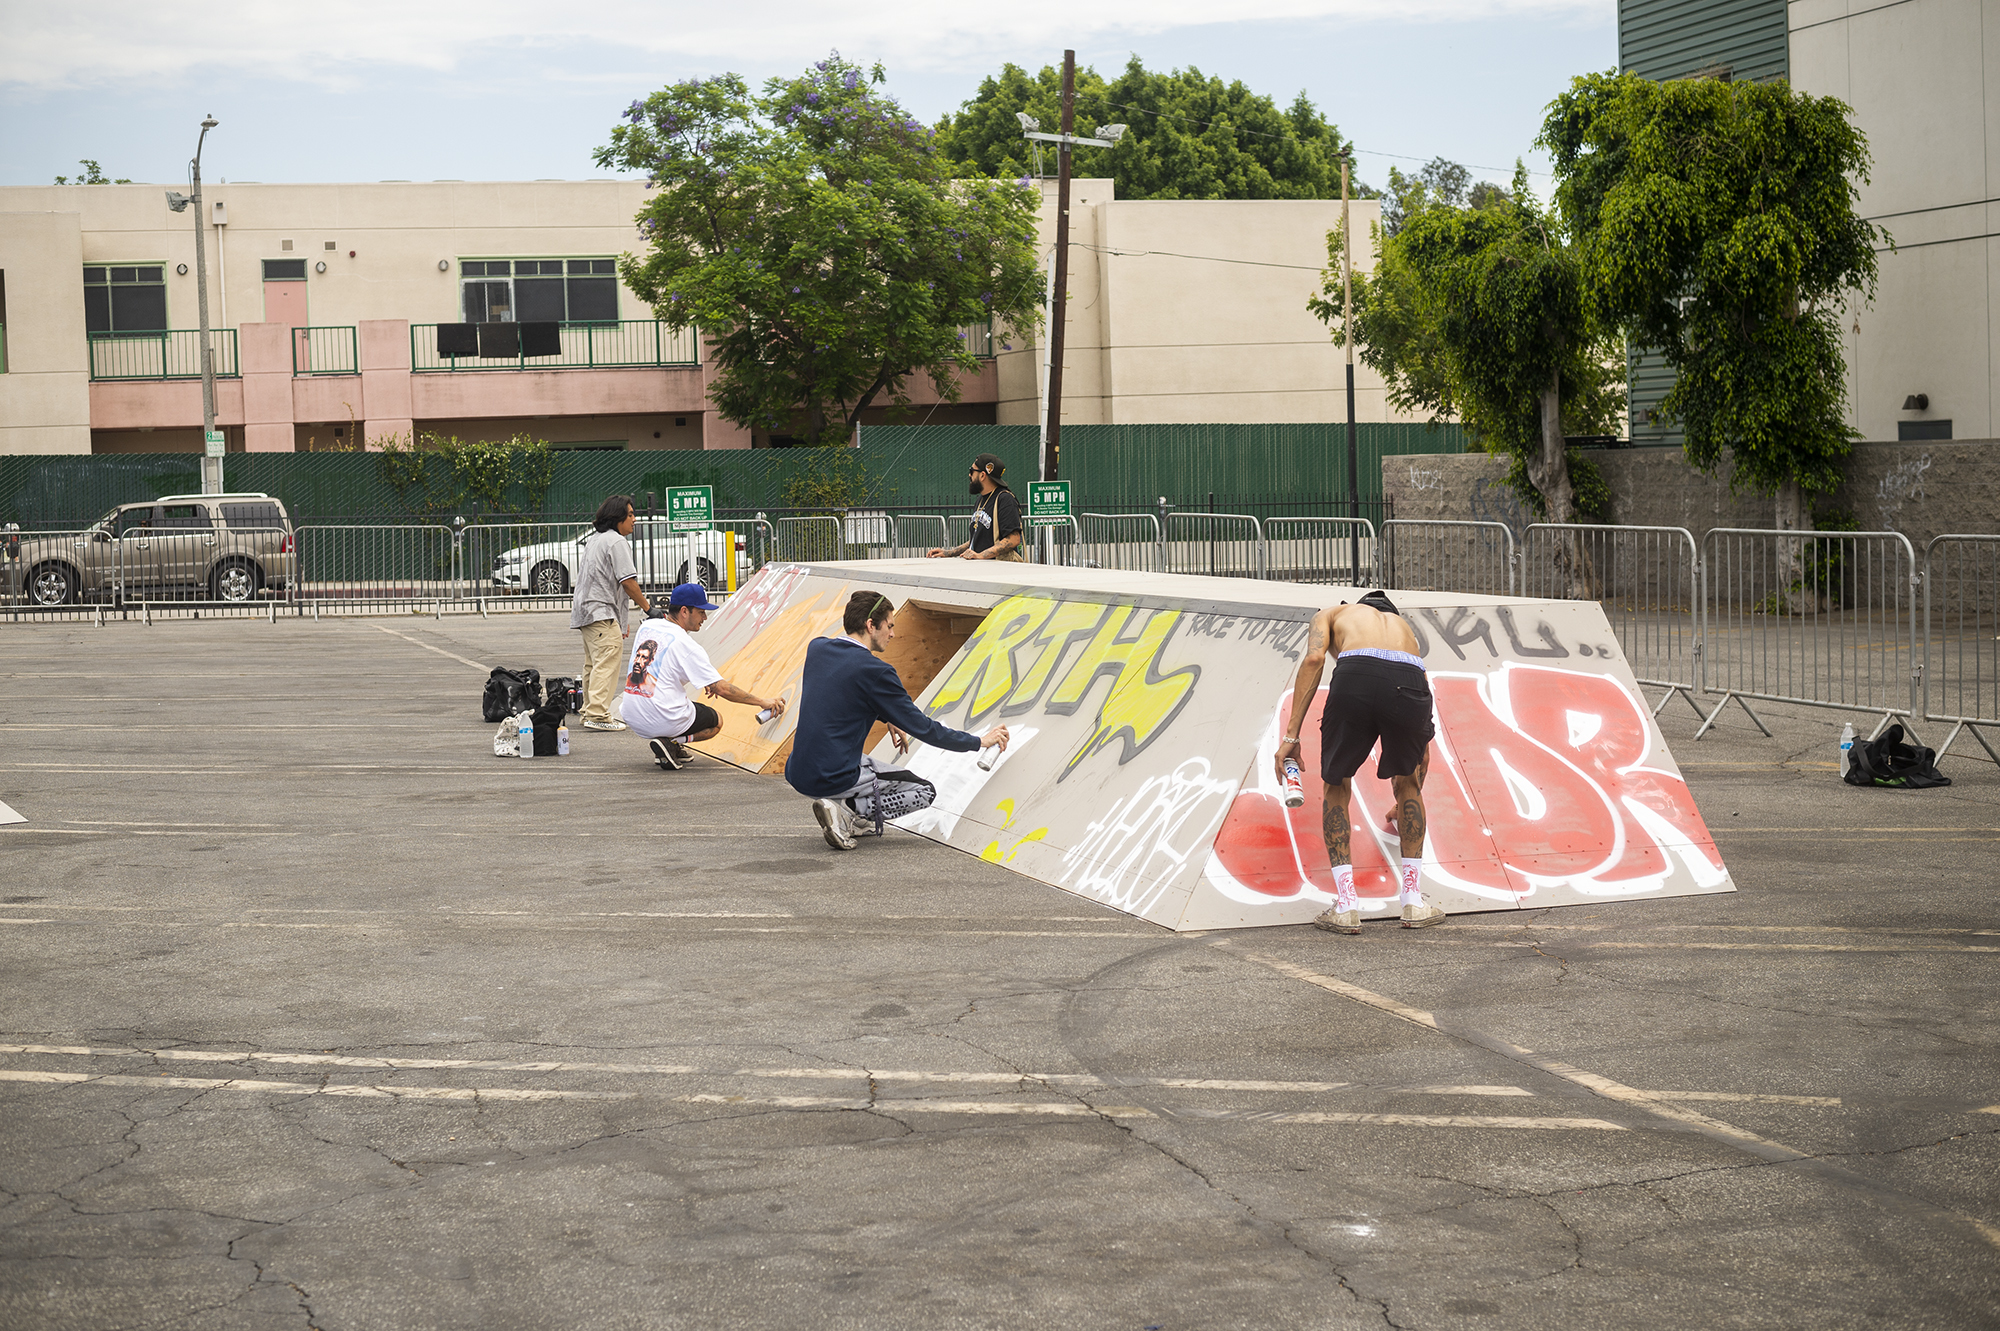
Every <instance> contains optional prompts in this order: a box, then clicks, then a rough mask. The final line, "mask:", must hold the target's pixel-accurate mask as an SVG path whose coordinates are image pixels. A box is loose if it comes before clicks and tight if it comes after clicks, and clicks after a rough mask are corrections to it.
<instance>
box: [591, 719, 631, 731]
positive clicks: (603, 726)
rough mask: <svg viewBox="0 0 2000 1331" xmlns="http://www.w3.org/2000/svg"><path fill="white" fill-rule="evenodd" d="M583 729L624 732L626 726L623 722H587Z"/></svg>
mask: <svg viewBox="0 0 2000 1331" xmlns="http://www.w3.org/2000/svg"><path fill="white" fill-rule="evenodd" d="M583 728H584V729H585V730H624V729H625V728H626V726H625V723H624V722H623V721H585V722H584V723H583Z"/></svg>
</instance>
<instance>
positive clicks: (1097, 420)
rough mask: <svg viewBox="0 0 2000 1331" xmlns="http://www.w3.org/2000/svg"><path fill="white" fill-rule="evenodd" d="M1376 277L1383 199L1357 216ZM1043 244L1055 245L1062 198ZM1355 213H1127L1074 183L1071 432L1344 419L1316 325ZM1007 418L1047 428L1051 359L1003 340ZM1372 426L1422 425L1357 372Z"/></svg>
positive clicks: (1336, 369)
mask: <svg viewBox="0 0 2000 1331" xmlns="http://www.w3.org/2000/svg"><path fill="white" fill-rule="evenodd" d="M1352 209H1353V227H1354V234H1355V235H1356V236H1357V237H1359V238H1360V241H1359V244H1358V246H1357V252H1356V258H1357V260H1358V267H1359V269H1360V271H1363V272H1365V271H1367V269H1368V264H1369V262H1370V261H1372V250H1371V249H1370V248H1369V246H1368V241H1367V237H1368V229H1369V227H1370V225H1371V224H1373V223H1374V222H1375V221H1376V219H1377V218H1378V217H1379V216H1380V205H1379V204H1378V203H1376V202H1375V201H1373V200H1357V201H1356V202H1355V203H1354V204H1353V205H1352ZM1039 226H1040V237H1041V242H1042V245H1043V247H1044V253H1045V255H1046V253H1047V252H1048V248H1049V247H1051V246H1053V244H1054V241H1055V183H1054V182H1053V181H1045V182H1043V202H1042V214H1041V221H1040V223H1039ZM1339 226H1340V204H1339V202H1338V201H1332V202H1329V201H1327V200H1302V201H1299V200H1229V201H1209V200H1175V201H1155V200H1131V199H1122V200H1121V199H1114V198H1113V197H1112V189H1111V182H1110V181H1108V180H1095V179H1093V180H1075V181H1071V182H1070V246H1071V248H1070V270H1069V284H1068V285H1069V318H1068V324H1067V327H1066V329H1065V339H1064V355H1063V421H1064V423H1065V424H1078V425H1096V424H1108V425H1127V424H1206V423H1221V422H1226V423H1232V424H1238V423H1240V424H1265V423H1281V422H1310V421H1331V420H1342V419H1345V417H1346V410H1347V405H1346V389H1345V385H1346V377H1345V375H1346V371H1345V368H1344V364H1343V360H1342V352H1341V350H1340V348H1338V347H1336V346H1335V345H1334V344H1333V341H1332V338H1331V336H1330V335H1329V331H1328V329H1327V326H1326V325H1325V324H1323V323H1321V322H1320V321H1319V320H1318V319H1316V318H1314V317H1313V316H1312V315H1311V314H1309V313H1308V312H1307V311H1306V300H1307V299H1308V298H1309V297H1311V296H1312V295H1313V294H1315V293H1316V292H1317V291H1318V290H1319V285H1320V276H1319V274H1320V271H1321V270H1322V269H1323V268H1325V266H1326V236H1327V232H1329V231H1331V230H1335V229H1337V228H1338V227H1339ZM1001 341H1002V342H1004V343H1007V344H1010V346H1011V348H1012V349H1011V350H1009V351H1003V352H1002V353H1001V354H1000V356H999V373H1000V395H999V407H998V413H997V414H998V419H999V422H1000V423H1001V424H1003V425H1012V424H1034V423H1038V422H1039V421H1040V419H1041V415H1042V409H1041V407H1040V405H1039V404H1040V402H1041V401H1042V400H1043V399H1042V398H1041V396H1040V388H1039V379H1040V374H1041V354H1042V353H1041V350H1040V348H1039V347H1038V346H1037V345H1036V344H1035V342H1034V341H1033V340H1032V339H1028V338H1024V337H1020V336H1017V335H1003V336H1002V337H1001ZM1355 384H1356V419H1358V420H1363V421H1385V420H1407V419H1410V418H1409V417H1406V416H1403V415H1400V414H1398V413H1396V412H1394V411H1392V410H1391V409H1390V408H1389V406H1388V404H1387V401H1386V392H1385V389H1384V387H1383V384H1382V381H1381V379H1380V378H1378V377H1377V376H1376V375H1375V374H1374V373H1373V372H1371V371H1370V370H1368V369H1367V368H1366V367H1365V366H1361V365H1358V364H1357V365H1356V367H1355Z"/></svg>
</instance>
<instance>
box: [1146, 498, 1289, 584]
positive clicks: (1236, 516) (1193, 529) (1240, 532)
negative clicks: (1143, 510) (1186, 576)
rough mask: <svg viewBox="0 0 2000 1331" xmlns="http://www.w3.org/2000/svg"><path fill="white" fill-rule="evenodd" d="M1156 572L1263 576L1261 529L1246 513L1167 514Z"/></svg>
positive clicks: (1243, 576)
mask: <svg viewBox="0 0 2000 1331" xmlns="http://www.w3.org/2000/svg"><path fill="white" fill-rule="evenodd" d="M1160 571H1161V572H1164V573H1199V574H1205V575H1207V576H1209V577H1214V578H1261V577H1263V576H1264V528H1263V524H1261V523H1259V522H1258V521H1257V519H1256V518H1254V517H1252V516H1251V515H1249V514H1248V513H1169V514H1167V517H1166V522H1165V523H1164V524H1163V530H1162V534H1161V542H1160Z"/></svg>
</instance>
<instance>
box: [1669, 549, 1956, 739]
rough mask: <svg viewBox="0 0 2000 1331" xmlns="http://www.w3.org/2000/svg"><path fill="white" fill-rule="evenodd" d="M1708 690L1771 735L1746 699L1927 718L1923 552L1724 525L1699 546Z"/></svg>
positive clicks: (1718, 708) (1711, 720)
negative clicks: (1920, 639) (1920, 640)
mask: <svg viewBox="0 0 2000 1331" xmlns="http://www.w3.org/2000/svg"><path fill="white" fill-rule="evenodd" d="M1702 569H1703V575H1704V578H1703V580H1704V584H1705V586H1704V590H1705V593H1706V595H1705V602H1706V604H1705V605H1704V608H1703V613H1704V617H1705V623H1706V629H1705V631H1704V633H1703V635H1702V636H1703V660H1702V675H1701V678H1702V686H1703V692H1705V693H1710V694H1715V693H1720V694H1721V695H1722V699H1721V701H1720V702H1718V703H1716V705H1715V709H1714V710H1713V711H1712V712H1710V713H1709V715H1708V717H1707V719H1706V720H1704V721H1703V722H1702V726H1701V729H1700V730H1698V731H1696V732H1695V738H1697V739H1699V738H1701V736H1702V735H1704V734H1706V733H1708V730H1709V729H1710V727H1712V726H1713V725H1714V724H1715V720H1716V718H1717V717H1718V716H1720V715H1721V714H1722V710H1723V709H1724V708H1725V707H1727V706H1728V705H1729V704H1730V702H1731V701H1732V700H1733V701H1735V702H1736V703H1737V705H1738V706H1740V707H1741V708H1742V709H1743V711H1744V712H1745V713H1746V714H1747V715H1748V716H1749V717H1750V719H1751V720H1752V721H1755V722H1756V723H1757V728H1758V729H1759V730H1762V731H1763V732H1764V733H1765V734H1766V735H1768V734H1770V733H1771V731H1770V728H1769V727H1768V726H1766V725H1765V724H1764V722H1763V721H1762V719H1760V718H1759V717H1758V716H1757V714H1756V713H1755V712H1754V711H1752V710H1751V708H1750V703H1749V701H1748V700H1750V699H1753V698H1755V699H1762V700H1765V701H1769V702H1788V703H1797V704H1801V705H1804V706H1808V707H1832V708H1839V709H1842V710H1846V711H1860V712H1880V713H1881V714H1882V716H1881V720H1880V721H1878V722H1877V724H1876V732H1877V733H1879V732H1880V731H1881V730H1882V729H1883V728H1884V727H1886V726H1887V725H1888V724H1889V722H1890V721H1891V720H1892V719H1893V718H1895V717H1899V716H1900V717H1904V718H1915V717H1917V716H1919V715H1921V714H1922V711H1923V697H1922V673H1923V672H1922V669H1921V664H1922V663H1921V659H1920V657H1919V655H1918V651H1917V635H1918V625H1919V619H1920V617H1921V615H1922V597H1921V595H1920V590H1919V587H1918V569H1917V557H1916V552H1915V551H1914V550H1913V549H1911V547H1910V542H1909V540H1908V538H1906V537H1905V536H1903V535H1902V534H1901V533H1900V532H1892V531H1889V532H1804V533H1795V532H1783V531H1760V530H1750V529H1746V528H1739V527H1717V528H1714V529H1712V530H1711V531H1710V532H1709V533H1708V535H1707V536H1706V537H1705V538H1704V539H1703V541H1702Z"/></svg>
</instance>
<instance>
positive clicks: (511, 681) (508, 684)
mask: <svg viewBox="0 0 2000 1331" xmlns="http://www.w3.org/2000/svg"><path fill="white" fill-rule="evenodd" d="M541 705H542V672H541V671H539V670H537V669H535V668H534V667H533V666H523V667H522V668H521V669H519V670H509V669H508V668H507V667H506V666H494V667H493V673H492V674H490V675H488V676H487V677H486V692H485V693H484V694H483V695H482V696H481V697H480V700H479V715H480V716H482V717H484V718H485V719H486V720H488V721H500V720H504V719H505V718H507V717H510V716H515V715H518V714H519V713H521V712H531V711H533V710H534V709H535V708H537V707H540V706H541Z"/></svg>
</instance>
